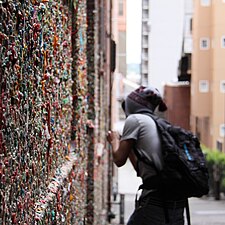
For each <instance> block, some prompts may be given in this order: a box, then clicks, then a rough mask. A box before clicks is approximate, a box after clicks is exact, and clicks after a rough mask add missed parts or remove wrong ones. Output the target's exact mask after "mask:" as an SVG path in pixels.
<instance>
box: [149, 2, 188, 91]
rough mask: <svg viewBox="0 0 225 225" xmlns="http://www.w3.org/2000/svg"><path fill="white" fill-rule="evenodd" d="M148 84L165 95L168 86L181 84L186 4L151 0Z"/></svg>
mask: <svg viewBox="0 0 225 225" xmlns="http://www.w3.org/2000/svg"><path fill="white" fill-rule="evenodd" d="M149 20H150V36H149V75H148V76H149V78H148V84H149V85H151V86H155V87H157V88H158V89H159V90H160V91H161V93H162V94H163V85H164V83H166V82H170V81H174V80H177V71H178V62H179V59H180V57H181V50H182V38H183V24H184V0H169V1H168V0H157V1H155V0H150V19H149Z"/></svg>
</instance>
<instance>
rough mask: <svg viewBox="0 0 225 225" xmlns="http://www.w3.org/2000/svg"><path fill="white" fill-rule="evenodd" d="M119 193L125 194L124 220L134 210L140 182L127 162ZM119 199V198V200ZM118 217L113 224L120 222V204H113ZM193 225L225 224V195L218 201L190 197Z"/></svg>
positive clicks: (120, 177)
mask: <svg viewBox="0 0 225 225" xmlns="http://www.w3.org/2000/svg"><path fill="white" fill-rule="evenodd" d="M118 183H119V193H123V194H125V209H124V210H125V213H124V222H125V224H126V222H127V220H128V218H129V216H130V215H131V213H132V212H133V210H134V201H135V193H136V191H137V189H138V186H139V184H140V180H139V179H137V178H136V174H135V172H134V171H133V168H132V166H131V165H130V164H129V163H127V164H126V165H125V166H124V167H122V168H120V169H119V179H118ZM118 200H119V199H117V201H118ZM112 206H113V212H114V213H115V214H116V218H115V219H113V220H112V223H111V224H117V225H118V224H120V223H119V221H120V217H119V205H117V204H113V205H112ZM190 213H191V222H192V223H191V225H225V197H224V196H223V197H222V199H221V200H219V201H216V200H214V198H202V199H196V198H191V199H190ZM185 225H186V224H185Z"/></svg>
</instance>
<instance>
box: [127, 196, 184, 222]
mask: <svg viewBox="0 0 225 225" xmlns="http://www.w3.org/2000/svg"><path fill="white" fill-rule="evenodd" d="M184 207H185V201H184V200H179V201H164V200H162V198H161V197H160V196H155V194H153V195H152V194H150V195H148V196H146V197H144V198H143V197H140V199H139V200H138V202H137V204H136V208H135V210H134V212H133V214H132V215H131V217H130V219H129V221H128V223H127V225H184V215H183V214H184Z"/></svg>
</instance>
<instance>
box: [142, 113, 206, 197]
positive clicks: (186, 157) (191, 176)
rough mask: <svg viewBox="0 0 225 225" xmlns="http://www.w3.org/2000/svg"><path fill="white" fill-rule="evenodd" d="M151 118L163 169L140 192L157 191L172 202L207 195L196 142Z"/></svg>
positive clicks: (201, 156)
mask: <svg viewBox="0 0 225 225" xmlns="http://www.w3.org/2000/svg"><path fill="white" fill-rule="evenodd" d="M150 116H151V118H152V119H153V120H154V121H155V123H156V125H157V128H158V131H159V133H160V136H161V143H162V151H163V159H164V166H163V170H162V171H158V176H157V178H156V177H155V178H154V181H153V182H152V180H150V181H149V182H148V181H147V182H144V183H143V185H142V188H147V189H150V188H157V189H158V190H159V191H160V193H162V195H163V197H164V198H165V199H172V200H176V199H186V198H189V197H202V196H203V195H207V194H208V192H209V184H208V180H209V173H208V169H207V165H206V160H205V156H204V154H203V152H202V149H201V146H200V142H199V140H198V138H197V137H196V136H195V135H194V134H193V133H192V132H190V131H187V130H185V129H183V128H181V127H178V126H174V125H172V124H170V123H169V122H168V121H166V120H165V119H163V118H159V117H157V116H155V115H150ZM152 185H153V186H152Z"/></svg>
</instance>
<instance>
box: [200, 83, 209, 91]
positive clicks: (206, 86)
mask: <svg viewBox="0 0 225 225" xmlns="http://www.w3.org/2000/svg"><path fill="white" fill-rule="evenodd" d="M199 92H201V93H207V92H209V81H207V80H200V81H199Z"/></svg>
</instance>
